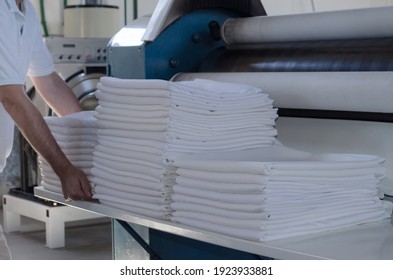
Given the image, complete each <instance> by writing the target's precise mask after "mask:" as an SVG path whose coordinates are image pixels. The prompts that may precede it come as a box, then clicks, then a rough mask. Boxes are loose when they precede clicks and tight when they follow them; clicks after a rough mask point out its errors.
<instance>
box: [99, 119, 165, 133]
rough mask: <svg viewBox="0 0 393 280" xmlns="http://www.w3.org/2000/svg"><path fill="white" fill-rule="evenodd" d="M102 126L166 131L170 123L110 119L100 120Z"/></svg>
mask: <svg viewBox="0 0 393 280" xmlns="http://www.w3.org/2000/svg"><path fill="white" fill-rule="evenodd" d="M97 122H98V125H99V127H100V128H110V129H123V130H139V131H156V132H164V131H166V130H167V129H168V124H167V123H164V124H144V123H131V122H117V121H108V120H101V119H100V120H98V121H97Z"/></svg>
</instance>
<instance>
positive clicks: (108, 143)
mask: <svg viewBox="0 0 393 280" xmlns="http://www.w3.org/2000/svg"><path fill="white" fill-rule="evenodd" d="M97 88H98V89H97V91H96V96H97V98H98V100H99V106H98V107H97V108H96V115H95V116H96V118H97V119H98V125H99V131H98V145H97V146H96V149H95V152H94V160H93V162H94V168H93V169H92V173H93V175H94V179H93V181H94V183H95V185H96V194H95V198H98V199H99V200H100V201H101V203H103V204H106V205H109V206H113V207H116V208H120V209H124V210H127V211H131V212H134V213H137V214H141V215H146V216H150V217H154V218H160V219H170V217H171V213H172V209H171V207H170V203H171V195H172V187H173V184H174V179H175V168H174V167H173V165H172V161H173V159H174V157H175V156H177V155H179V154H188V153H199V152H208V151H215V150H240V149H247V148H248V149H249V148H254V147H261V146H266V145H271V144H272V143H273V142H274V141H275V136H276V134H277V132H276V129H275V127H274V124H275V122H274V121H275V118H276V117H277V114H276V110H275V109H274V108H273V107H272V100H270V99H269V98H268V96H267V95H266V94H263V93H262V92H261V90H259V89H257V88H254V87H250V86H246V85H238V84H230V83H219V82H214V81H207V80H196V81H192V82H178V83H177V82H168V81H163V80H125V79H117V78H110V77H103V78H101V80H100V83H99V84H98V86H97Z"/></svg>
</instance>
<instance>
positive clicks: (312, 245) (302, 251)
mask: <svg viewBox="0 0 393 280" xmlns="http://www.w3.org/2000/svg"><path fill="white" fill-rule="evenodd" d="M35 195H36V196H38V197H41V198H44V199H48V200H52V201H56V202H59V203H62V204H67V205H69V206H73V207H76V208H81V209H84V210H87V211H91V212H94V213H98V214H101V215H104V216H107V217H110V218H113V219H118V220H122V221H126V222H129V223H133V224H136V225H140V226H143V227H147V228H153V229H156V230H160V231H164V232H168V233H172V234H175V235H179V236H183V237H187V238H191V239H195V240H199V241H203V242H206V243H210V244H215V245H219V246H223V247H227V248H232V249H236V250H240V251H244V252H249V253H253V254H259V255H262V256H267V257H271V258H274V259H286V260H291V259H306V260H311V259H338V260H344V259H351V260H360V259H364V260H383V259H385V260H386V259H388V260H393V224H392V220H387V219H386V220H384V221H381V222H377V223H369V224H364V225H359V226H354V227H348V228H346V229H341V230H334V231H326V232H323V233H318V234H308V235H304V236H300V237H295V238H287V239H281V240H275V241H269V242H252V241H247V240H242V239H239V238H234V237H230V236H225V235H222V234H217V233H213V232H208V231H205V230H200V229H197V228H193V227H189V226H185V225H182V224H178V223H174V222H170V221H163V220H158V219H153V218H149V217H144V216H140V215H137V214H133V213H126V212H124V211H122V210H119V209H115V208H110V207H107V206H105V205H103V204H100V203H93V202H86V201H72V202H65V200H64V198H63V196H62V195H60V194H58V193H54V192H50V191H48V190H45V189H44V188H43V187H36V188H35Z"/></svg>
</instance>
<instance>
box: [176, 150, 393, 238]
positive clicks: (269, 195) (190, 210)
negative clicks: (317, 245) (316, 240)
mask: <svg viewBox="0 0 393 280" xmlns="http://www.w3.org/2000/svg"><path fill="white" fill-rule="evenodd" d="M383 162H384V159H383V158H380V157H377V156H372V155H354V154H320V155H317V154H310V153H306V152H302V151H297V150H293V149H290V148H287V147H285V146H282V145H277V144H276V145H272V146H270V147H267V148H258V149H249V150H243V151H231V152H228V151H227V152H217V153H201V154H195V155H186V156H183V157H179V158H177V159H175V162H174V165H175V167H176V168H177V174H178V176H177V178H176V183H175V185H174V187H173V190H174V194H173V196H172V199H173V202H172V204H171V208H173V209H174V212H173V214H172V215H173V217H172V221H174V222H179V223H182V224H186V225H190V226H194V227H198V228H201V229H205V230H209V231H214V232H217V233H221V234H225V235H229V236H234V237H238V238H242V239H247V240H252V241H267V240H274V239H280V238H285V237H293V236H298V235H303V234H308V233H316V232H321V231H325V230H332V229H338V228H342V227H347V226H351V225H358V224H362V223H366V222H372V221H378V220H382V219H385V218H388V217H390V216H391V213H392V203H391V202H388V201H382V200H380V199H379V195H378V186H379V184H380V182H381V180H382V179H383V178H384V176H385V173H386V170H385V168H384V167H383Z"/></svg>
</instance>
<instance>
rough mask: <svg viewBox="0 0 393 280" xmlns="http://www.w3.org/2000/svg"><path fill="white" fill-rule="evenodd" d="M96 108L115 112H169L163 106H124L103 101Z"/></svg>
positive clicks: (123, 104)
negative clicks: (99, 107)
mask: <svg viewBox="0 0 393 280" xmlns="http://www.w3.org/2000/svg"><path fill="white" fill-rule="evenodd" d="M98 104H99V105H98V106H101V107H103V108H107V109H111V110H116V109H121V110H128V111H131V112H132V111H137V112H140V111H142V112H146V113H148V112H150V113H152V112H155V111H157V112H164V111H169V107H168V106H163V105H145V104H144V105H141V104H138V105H136V104H125V103H116V102H113V101H105V100H98Z"/></svg>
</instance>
